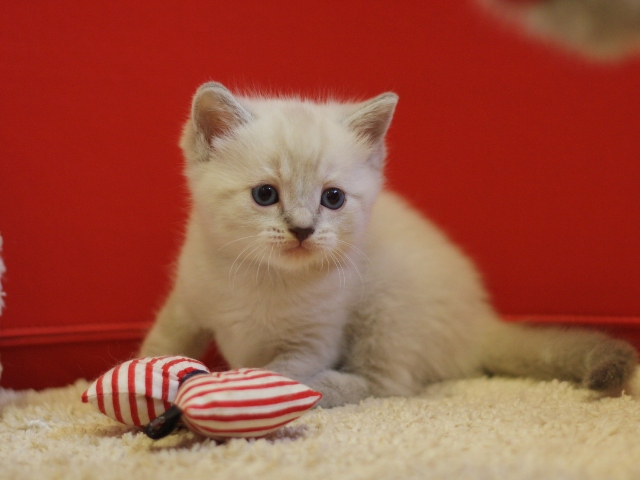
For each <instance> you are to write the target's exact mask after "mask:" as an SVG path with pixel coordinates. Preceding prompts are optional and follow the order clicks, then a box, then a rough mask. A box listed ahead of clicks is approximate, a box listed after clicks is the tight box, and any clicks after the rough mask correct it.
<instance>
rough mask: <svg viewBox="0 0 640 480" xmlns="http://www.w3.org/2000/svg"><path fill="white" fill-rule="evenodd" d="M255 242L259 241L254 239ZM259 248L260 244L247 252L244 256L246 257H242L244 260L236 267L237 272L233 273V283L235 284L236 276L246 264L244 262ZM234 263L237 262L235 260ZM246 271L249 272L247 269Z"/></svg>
mask: <svg viewBox="0 0 640 480" xmlns="http://www.w3.org/2000/svg"><path fill="white" fill-rule="evenodd" d="M255 242H257V240H256V241H254V242H253V243H255ZM259 248H260V245H258V246H257V247H255V248H254V249H253V250H251V251H250V252H249V253H247V254H246V255H245V256H244V258H243V259H242V261H241V262H240V263H239V264H238V266H237V267H236V271H235V273H234V274H233V282H232V285H235V282H236V277H237V276H238V272H239V271H240V268H241V267H242V264H244V262H246V261H247V258H249V257H250V256H251V254H252V253H253V252H255V251H256V250H257V249H259ZM243 251H244V250H243ZM234 263H235V262H234ZM245 273H247V272H246V271H245ZM243 278H244V277H243Z"/></svg>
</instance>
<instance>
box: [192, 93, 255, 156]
mask: <svg viewBox="0 0 640 480" xmlns="http://www.w3.org/2000/svg"><path fill="white" fill-rule="evenodd" d="M250 119H251V114H250V113H249V112H248V111H247V109H246V108H244V107H243V106H242V105H240V103H239V102H238V101H237V100H236V99H235V98H234V96H233V95H232V94H231V92H230V91H229V90H227V89H226V87H225V86H224V85H222V84H220V83H217V82H209V83H205V84H204V85H202V86H201V87H200V88H198V90H197V91H196V94H195V95H194V97H193V106H192V109H191V120H192V121H193V127H194V128H195V130H196V132H197V133H199V134H200V135H202V136H203V137H204V139H205V140H206V141H207V143H208V144H209V145H211V140H213V139H214V138H217V137H221V136H223V135H226V134H228V133H229V132H231V131H233V130H234V129H235V128H237V127H238V126H240V125H242V124H243V123H246V122H248V121H249V120H250Z"/></svg>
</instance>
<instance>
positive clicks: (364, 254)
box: [337, 240, 371, 263]
mask: <svg viewBox="0 0 640 480" xmlns="http://www.w3.org/2000/svg"><path fill="white" fill-rule="evenodd" d="M337 242H338V243H343V244H345V245H348V246H349V247H351V248H353V249H354V250H355V251H356V252H358V253H359V254H360V255H362V256H363V257H364V258H365V259H366V260H367V261H368V262H369V263H371V260H370V259H369V257H367V254H366V253H364V252H363V251H362V250H360V249H359V248H358V247H356V246H355V245H354V244H353V243H349V242H345V241H344V240H337Z"/></svg>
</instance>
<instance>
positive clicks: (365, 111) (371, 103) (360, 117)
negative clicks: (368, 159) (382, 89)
mask: <svg viewBox="0 0 640 480" xmlns="http://www.w3.org/2000/svg"><path fill="white" fill-rule="evenodd" d="M397 103H398V95H396V94H395V93H393V92H387V93H383V94H382V95H378V96H377V97H375V98H372V99H371V100H368V101H366V102H364V103H361V104H360V105H358V106H357V110H356V111H355V112H353V113H351V115H350V116H349V117H347V120H346V124H347V126H348V127H349V128H350V129H351V130H352V131H354V132H355V133H356V134H357V135H358V136H360V137H362V138H364V139H365V140H366V141H367V142H368V143H370V144H371V145H376V144H378V143H380V142H381V141H382V140H383V138H384V136H385V134H386V133H387V129H388V128H389V124H390V123H391V118H392V117H393V112H394V110H395V108H396V104H397Z"/></svg>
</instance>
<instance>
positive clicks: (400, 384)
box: [141, 83, 635, 406]
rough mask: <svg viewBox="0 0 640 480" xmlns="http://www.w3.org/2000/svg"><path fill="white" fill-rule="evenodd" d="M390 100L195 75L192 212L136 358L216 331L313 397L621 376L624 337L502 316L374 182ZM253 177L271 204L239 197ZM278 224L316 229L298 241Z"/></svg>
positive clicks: (242, 361)
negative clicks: (324, 98) (274, 194)
mask: <svg viewBox="0 0 640 480" xmlns="http://www.w3.org/2000/svg"><path fill="white" fill-rule="evenodd" d="M396 101H397V97H396V96H395V95H394V94H383V95H381V96H379V97H376V98H374V99H372V100H370V101H368V102H364V103H362V104H340V103H331V102H329V103H313V102H309V101H303V100H299V99H267V98H242V97H237V98H236V97H234V96H233V95H232V94H231V93H230V92H229V91H228V90H227V89H225V88H224V87H223V86H222V85H219V84H214V83H212V84H205V85H204V86H202V87H201V88H200V89H199V90H198V92H197V93H196V96H195V98H194V104H193V111H192V116H191V119H190V120H189V121H188V122H187V125H186V127H185V132H184V135H183V139H182V147H183V150H184V153H185V157H186V176H187V180H188V183H189V187H190V190H191V192H192V200H193V209H192V212H191V216H190V218H189V221H188V224H187V231H186V239H185V243H184V247H183V249H182V252H181V254H180V257H179V261H178V267H177V275H176V280H175V287H174V289H173V291H172V293H171V294H170V296H169V298H168V300H167V302H166V304H165V306H164V307H163V309H162V310H161V312H160V313H159V315H158V319H157V322H156V324H155V326H154V327H153V329H152V330H151V332H150V333H149V335H148V337H147V338H146V340H145V342H144V344H143V346H142V350H141V355H160V354H186V355H190V356H192V357H200V356H201V355H202V353H203V351H204V349H205V348H206V347H207V345H208V343H209V342H210V341H211V340H212V339H214V340H215V341H216V342H217V344H218V347H219V349H220V352H221V353H222V354H223V355H224V357H225V358H226V359H227V360H228V362H229V364H230V365H231V367H233V368H236V367H243V366H244V367H251V366H253V367H266V368H268V369H271V370H274V371H277V372H279V373H282V374H284V375H287V376H289V377H292V378H295V379H297V380H299V381H302V382H304V383H307V384H308V385H310V386H311V387H313V388H316V389H318V390H320V391H321V392H322V393H323V395H324V398H323V400H322V402H323V403H322V405H323V406H335V405H341V404H344V403H353V402H358V401H360V400H361V399H363V398H365V397H367V396H370V395H376V396H387V395H412V394H415V393H417V392H418V391H420V389H421V388H422V387H423V386H424V385H426V384H428V383H432V382H435V381H439V380H444V379H452V378H460V377H467V376H471V375H477V374H480V373H482V372H483V371H489V372H492V373H506V374H510V375H531V376H539V377H541V378H549V377H558V378H567V379H571V380H575V381H578V382H584V383H585V384H587V385H588V386H591V387H592V388H596V389H599V390H608V389H611V388H619V387H621V385H622V384H623V383H624V381H626V379H627V378H628V377H629V375H630V374H631V371H632V369H633V366H634V365H635V354H634V352H633V349H631V347H629V346H628V345H626V344H624V343H622V342H615V341H612V340H609V339H607V338H606V337H604V336H600V335H598V334H592V333H585V332H580V334H579V335H578V336H576V335H574V334H566V333H563V332H558V331H550V330H545V331H540V330H537V329H523V327H512V326H506V325H503V324H502V323H500V322H499V320H498V317H497V315H496V313H495V312H494V310H493V308H492V307H491V305H490V304H489V303H488V301H487V295H486V293H485V291H484V288H483V286H482V283H481V280H480V278H479V275H478V274H477V273H476V270H475V268H474V266H473V265H472V263H471V262H470V261H469V260H468V259H467V258H466V257H465V256H464V255H463V254H462V253H461V252H460V251H459V250H458V249H457V248H456V247H455V246H454V245H453V244H452V243H451V242H450V241H449V240H448V239H447V238H446V237H445V236H444V235H443V234H442V233H441V232H440V231H439V230H438V229H437V228H436V227H434V226H433V225H432V224H431V223H430V222H428V221H427V220H426V219H424V218H423V217H422V216H421V215H420V214H419V213H418V212H416V211H415V210H414V209H413V208H411V207H410V206H409V205H407V204H406V203H405V202H404V201H403V200H401V199H400V198H399V197H398V196H397V195H395V194H393V193H391V192H389V191H384V190H382V185H383V181H384V180H383V173H382V168H383V164H384V156H385V149H384V135H385V133H386V130H387V127H388V125H389V122H390V120H391V116H392V114H393V111H394V108H395V104H396ZM263 184H269V185H273V186H274V187H275V188H276V189H277V190H278V192H279V196H280V200H279V202H278V203H276V204H274V205H270V206H260V205H258V204H257V203H256V202H255V201H254V200H253V198H252V195H251V190H252V188H253V187H256V186H259V185H263ZM327 188H339V189H341V190H343V191H344V192H345V193H346V201H345V203H344V205H343V206H342V207H340V208H339V209H337V210H332V209H330V208H327V207H324V206H322V205H321V204H320V198H321V195H322V192H323V190H325V189H327ZM292 228H313V229H314V232H313V233H312V234H311V236H309V238H307V239H306V240H304V241H302V242H300V241H299V240H298V239H297V238H296V237H295V235H294V234H293V233H292V232H291V231H290V229H292ZM523 343H524V344H526V345H527V347H526V348H524V347H523ZM549 345H551V347H548V346H549ZM522 352H525V353H526V356H523V355H524V354H522ZM541 352H543V354H542V353H541ZM567 352H569V353H567ZM594 352H595V353H594ZM602 365H604V367H603V366H602ZM598 368H600V369H604V373H602V372H600V373H599V374H598V375H600V376H599V377H598V379H599V380H602V379H601V378H600V377H602V376H603V375H604V377H606V378H605V380H604V381H603V382H604V384H603V385H600V384H598V385H596V384H595V383H594V382H593V378H592V375H593V372H594V371H596V370H598ZM600 383H602V381H601V382H600Z"/></svg>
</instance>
